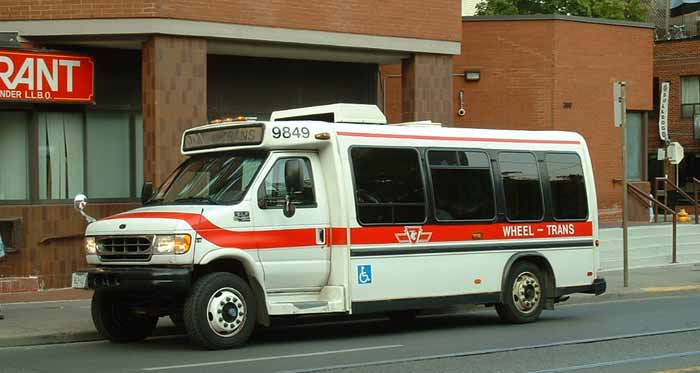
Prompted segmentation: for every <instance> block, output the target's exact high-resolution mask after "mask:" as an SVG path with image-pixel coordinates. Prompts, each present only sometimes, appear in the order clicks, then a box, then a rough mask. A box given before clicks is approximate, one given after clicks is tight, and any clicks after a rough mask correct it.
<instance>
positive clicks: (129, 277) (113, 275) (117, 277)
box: [73, 267, 192, 293]
mask: <svg viewBox="0 0 700 373" xmlns="http://www.w3.org/2000/svg"><path fill="white" fill-rule="evenodd" d="M73 276H74V277H76V276H86V279H85V281H84V282H81V285H82V287H80V288H83V289H93V290H100V291H128V292H159V293H160V292H164V293H185V292H187V291H188V290H189V288H190V285H191V279H192V268H169V267H97V268H90V269H85V270H82V271H78V272H76V273H74V274H73ZM75 283H76V281H74V287H76V286H75Z"/></svg>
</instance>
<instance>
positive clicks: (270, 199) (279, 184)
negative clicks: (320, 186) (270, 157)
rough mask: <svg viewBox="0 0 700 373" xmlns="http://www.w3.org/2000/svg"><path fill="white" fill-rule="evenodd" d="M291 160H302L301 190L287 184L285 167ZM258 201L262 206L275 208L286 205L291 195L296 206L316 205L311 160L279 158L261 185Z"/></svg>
mask: <svg viewBox="0 0 700 373" xmlns="http://www.w3.org/2000/svg"><path fill="white" fill-rule="evenodd" d="M289 162H301V170H302V173H301V175H302V182H301V183H300V184H301V185H302V187H301V190H293V189H292V188H291V185H287V180H286V177H285V168H286V167H287V163H289ZM260 188H261V190H260V193H259V199H258V203H259V205H260V208H263V209H275V208H282V207H284V204H285V200H286V198H287V196H289V198H290V200H291V202H292V204H294V205H295V206H296V207H316V197H315V196H314V182H313V177H312V172H311V162H310V161H309V159H308V158H283V159H279V160H277V162H275V165H274V166H273V167H272V169H271V170H270V172H269V173H268V174H267V176H265V180H264V181H263V183H262V185H261V186H260Z"/></svg>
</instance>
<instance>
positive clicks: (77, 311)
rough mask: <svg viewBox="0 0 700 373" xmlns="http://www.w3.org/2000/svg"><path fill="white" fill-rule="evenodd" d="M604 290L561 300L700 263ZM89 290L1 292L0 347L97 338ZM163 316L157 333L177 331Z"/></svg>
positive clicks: (657, 279)
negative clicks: (2, 318) (2, 315)
mask: <svg viewBox="0 0 700 373" xmlns="http://www.w3.org/2000/svg"><path fill="white" fill-rule="evenodd" d="M601 276H602V277H604V278H605V279H606V281H607V283H608V290H607V292H606V293H605V294H603V295H600V296H593V295H586V294H573V295H572V296H571V300H569V301H567V302H566V303H564V304H571V303H590V302H600V301H610V300H617V299H627V298H644V297H653V296H663V295H672V294H684V293H685V294H692V293H700V264H696V265H688V264H676V265H667V266H663V267H654V268H637V269H633V270H631V271H630V287H628V288H624V287H623V286H622V271H609V272H603V273H601ZM91 296H92V294H91V292H88V291H83V290H73V289H62V290H50V291H43V292H34V293H19V294H0V310H1V311H2V314H4V315H5V320H0V347H9V346H23V345H37V344H48V343H62V342H80V341H93V340H99V339H101V338H100V336H99V335H98V334H97V332H96V331H95V327H94V326H93V324H92V319H91V316H90V297H91ZM176 332H177V330H176V329H175V327H174V326H173V324H172V323H171V322H170V320H169V319H168V318H167V317H165V318H161V319H160V321H159V323H158V329H157V330H156V335H167V334H173V333H176Z"/></svg>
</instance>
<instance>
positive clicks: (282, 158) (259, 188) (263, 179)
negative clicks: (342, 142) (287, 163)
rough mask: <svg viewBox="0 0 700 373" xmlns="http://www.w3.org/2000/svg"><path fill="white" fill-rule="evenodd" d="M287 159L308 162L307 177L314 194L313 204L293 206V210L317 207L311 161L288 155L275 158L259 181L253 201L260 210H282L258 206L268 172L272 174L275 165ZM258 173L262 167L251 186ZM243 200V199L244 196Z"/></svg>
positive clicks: (281, 207)
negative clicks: (309, 179) (309, 178)
mask: <svg viewBox="0 0 700 373" xmlns="http://www.w3.org/2000/svg"><path fill="white" fill-rule="evenodd" d="M287 159H305V160H307V161H308V162H309V168H310V170H309V173H310V175H309V176H310V177H311V191H312V192H313V194H314V203H313V204H310V205H303V206H301V205H294V208H297V209H315V208H317V207H318V198H316V179H315V178H314V166H313V162H312V161H311V158H309V157H308V156H305V155H289V156H282V157H279V158H275V159H274V161H273V163H272V166H270V168H269V169H268V170H267V172H266V173H265V176H263V177H262V179H260V185H259V186H258V190H257V193H256V194H255V199H256V201H255V202H256V204H257V206H258V208H259V209H260V210H282V209H283V208H284V206H279V207H261V206H260V192H261V191H263V193H265V179H267V177H268V176H269V175H270V172H272V170H273V169H274V168H275V166H276V165H277V162H279V161H282V160H287ZM260 171H262V167H261V168H260V169H259V170H258V172H257V173H256V174H255V175H253V181H252V182H251V184H252V183H254V182H255V178H257V177H258V174H261V173H260ZM250 189H252V188H249V190H248V191H247V192H246V193H249V192H250ZM243 198H244V199H245V196H244V197H243Z"/></svg>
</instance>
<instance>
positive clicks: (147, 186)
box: [141, 181, 153, 204]
mask: <svg viewBox="0 0 700 373" xmlns="http://www.w3.org/2000/svg"><path fill="white" fill-rule="evenodd" d="M151 197H153V183H152V182H150V181H144V182H143V186H141V204H145V203H146V202H148V200H149V199H151Z"/></svg>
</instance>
